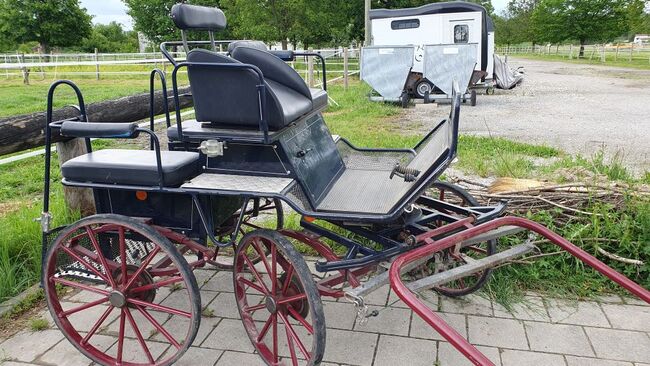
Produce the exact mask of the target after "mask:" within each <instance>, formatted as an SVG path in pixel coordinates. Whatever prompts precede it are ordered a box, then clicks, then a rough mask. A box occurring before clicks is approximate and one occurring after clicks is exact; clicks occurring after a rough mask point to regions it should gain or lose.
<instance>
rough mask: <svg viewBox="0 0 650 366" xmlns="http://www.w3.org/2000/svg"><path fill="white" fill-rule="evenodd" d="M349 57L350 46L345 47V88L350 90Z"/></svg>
mask: <svg viewBox="0 0 650 366" xmlns="http://www.w3.org/2000/svg"><path fill="white" fill-rule="evenodd" d="M348 63H349V57H348V48H347V47H343V88H345V90H348V85H349V80H348V71H349V64H348Z"/></svg>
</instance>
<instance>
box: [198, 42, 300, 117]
mask: <svg viewBox="0 0 650 366" xmlns="http://www.w3.org/2000/svg"><path fill="white" fill-rule="evenodd" d="M243 49H246V50H252V51H255V52H256V56H257V58H256V59H255V60H256V61H257V62H256V63H255V64H254V65H255V66H258V67H260V65H259V63H261V64H265V63H273V64H274V65H273V66H268V67H264V69H262V67H260V69H261V71H262V73H263V74H264V78H265V81H266V86H267V88H266V90H267V93H266V94H267V98H266V108H267V109H266V112H267V114H266V117H267V122H268V125H269V129H271V130H279V129H281V128H283V127H285V126H287V125H288V124H290V123H291V122H293V121H295V120H296V119H298V118H299V117H300V116H302V115H304V114H306V113H308V112H310V111H311V110H312V101H311V92H310V90H309V88H307V86H306V85H305V83H304V81H302V79H301V78H300V75H298V74H297V73H296V72H295V71H294V70H293V69H292V68H291V67H290V66H289V65H287V64H285V63H284V62H283V61H282V60H280V59H279V58H277V57H275V56H273V55H272V54H270V53H268V52H265V51H261V50H257V49H253V48H249V47H237V48H235V50H234V52H233V53H234V54H240V53H239V52H240V50H243ZM187 60H188V62H190V63H213V64H214V63H239V61H238V60H236V59H234V58H229V57H226V56H223V55H220V54H218V53H215V52H211V51H207V50H204V49H194V50H192V51H190V53H189V54H188V56H187ZM277 63H279V65H282V67H284V69H282V68H280V67H278V64H277ZM265 70H266V71H268V72H269V73H268V74H267V72H265ZM292 73H293V74H292ZM188 74H189V80H190V85H191V87H192V96H193V98H194V109H195V112H196V119H197V120H198V121H200V122H213V123H217V124H219V125H230V126H241V127H244V128H255V127H259V118H260V111H259V98H258V94H257V84H258V83H259V78H258V76H257V74H256V73H254V72H253V71H252V70H241V69H218V68H211V67H207V66H201V65H190V66H188ZM298 79H299V80H298ZM298 81H300V82H298Z"/></svg>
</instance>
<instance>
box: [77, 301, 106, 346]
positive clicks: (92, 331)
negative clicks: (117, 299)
mask: <svg viewBox="0 0 650 366" xmlns="http://www.w3.org/2000/svg"><path fill="white" fill-rule="evenodd" d="M113 309H114V307H113V306H112V305H111V306H109V307H108V309H106V311H104V313H103V314H102V316H100V317H99V319H98V320H97V322H95V324H94V325H93V327H92V328H90V331H89V332H88V334H86V336H85V337H84V339H82V340H81V342H79V343H80V344H81V345H82V346H83V345H84V344H87V343H88V341H89V340H90V338H92V336H93V335H94V334H95V333H96V332H97V329H99V327H101V326H102V324H103V323H104V322H105V321H106V318H108V316H109V315H110V314H111V312H112V311H113Z"/></svg>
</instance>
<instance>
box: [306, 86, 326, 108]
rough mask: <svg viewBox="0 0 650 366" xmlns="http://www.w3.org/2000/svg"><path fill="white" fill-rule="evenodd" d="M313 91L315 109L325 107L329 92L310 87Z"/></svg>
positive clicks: (312, 99) (313, 106)
mask: <svg viewBox="0 0 650 366" xmlns="http://www.w3.org/2000/svg"><path fill="white" fill-rule="evenodd" d="M309 91H310V92H311V103H312V108H313V109H314V110H317V109H318V110H320V109H325V107H327V103H328V102H329V99H328V98H327V92H326V91H325V90H323V89H314V88H310V89H309Z"/></svg>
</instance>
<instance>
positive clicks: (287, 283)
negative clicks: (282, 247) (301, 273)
mask: <svg viewBox="0 0 650 366" xmlns="http://www.w3.org/2000/svg"><path fill="white" fill-rule="evenodd" d="M293 271H294V269H293V266H292V265H289V268H287V269H286V272H285V276H284V283H283V284H282V292H281V293H280V294H281V295H282V296H284V295H286V294H287V291H289V286H290V285H291V278H292V277H293Z"/></svg>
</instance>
